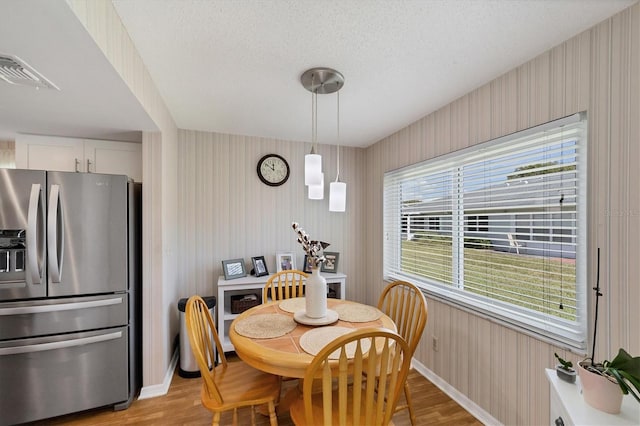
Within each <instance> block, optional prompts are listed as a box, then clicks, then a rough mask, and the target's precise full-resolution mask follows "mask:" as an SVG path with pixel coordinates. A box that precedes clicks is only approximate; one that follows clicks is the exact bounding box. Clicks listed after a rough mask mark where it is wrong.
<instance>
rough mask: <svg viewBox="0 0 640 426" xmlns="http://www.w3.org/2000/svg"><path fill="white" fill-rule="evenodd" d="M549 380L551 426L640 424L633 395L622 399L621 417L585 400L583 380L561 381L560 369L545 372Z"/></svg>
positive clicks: (639, 416) (637, 406) (639, 411)
mask: <svg viewBox="0 0 640 426" xmlns="http://www.w3.org/2000/svg"><path fill="white" fill-rule="evenodd" d="M545 373H546V375H547V379H548V380H549V424H550V425H552V426H562V425H566V426H569V425H608V426H615V425H636V426H637V425H640V404H638V402H637V401H636V400H635V399H633V397H632V396H631V395H625V396H624V398H623V399H622V409H621V410H620V414H608V413H605V412H604V411H600V410H596V409H595V408H593V407H592V406H590V405H589V404H587V403H586V402H585V400H584V398H583V397H582V387H581V385H580V377H576V382H575V383H567V382H565V381H562V380H560V379H559V378H558V375H557V374H556V370H553V369H550V368H547V369H545Z"/></svg>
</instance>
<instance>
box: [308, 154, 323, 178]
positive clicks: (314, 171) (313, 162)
mask: <svg viewBox="0 0 640 426" xmlns="http://www.w3.org/2000/svg"><path fill="white" fill-rule="evenodd" d="M323 178H324V175H323V174H322V157H321V156H320V154H307V155H305V156H304V184H305V185H307V186H309V185H320V182H321V181H322V180H323Z"/></svg>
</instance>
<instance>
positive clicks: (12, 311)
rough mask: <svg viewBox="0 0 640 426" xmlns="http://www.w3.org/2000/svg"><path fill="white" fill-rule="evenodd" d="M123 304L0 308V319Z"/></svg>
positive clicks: (99, 302) (118, 299)
mask: <svg viewBox="0 0 640 426" xmlns="http://www.w3.org/2000/svg"><path fill="white" fill-rule="evenodd" d="M123 302H124V298H123V297H114V298H111V299H101V300H91V301H88V302H71V303H58V304H51V305H38V306H17V307H15V308H0V317H1V316H5V315H26V314H42V313H46V312H60V311H70V310H72V309H89V308H100V307H103V306H111V305H119V304H120V303H123Z"/></svg>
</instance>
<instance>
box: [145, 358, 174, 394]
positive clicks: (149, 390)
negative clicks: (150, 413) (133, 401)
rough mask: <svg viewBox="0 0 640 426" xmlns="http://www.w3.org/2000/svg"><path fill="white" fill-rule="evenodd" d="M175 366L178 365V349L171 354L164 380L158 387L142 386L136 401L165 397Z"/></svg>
mask: <svg viewBox="0 0 640 426" xmlns="http://www.w3.org/2000/svg"><path fill="white" fill-rule="evenodd" d="M176 365H178V349H177V348H176V350H175V351H174V352H173V356H172V357H171V362H170V363H169V368H168V369H167V372H166V373H165V375H164V380H163V381H162V383H160V384H159V385H151V386H143V387H142V389H140V396H138V399H148V398H155V397H156V396H162V395H166V394H167V392H169V386H171V379H172V378H173V373H174V371H175V369H176Z"/></svg>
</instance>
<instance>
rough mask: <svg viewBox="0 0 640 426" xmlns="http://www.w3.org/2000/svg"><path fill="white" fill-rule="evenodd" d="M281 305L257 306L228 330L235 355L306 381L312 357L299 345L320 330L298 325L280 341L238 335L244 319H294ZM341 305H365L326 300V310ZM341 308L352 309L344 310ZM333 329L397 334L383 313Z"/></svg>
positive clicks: (242, 315) (345, 322)
mask: <svg viewBox="0 0 640 426" xmlns="http://www.w3.org/2000/svg"><path fill="white" fill-rule="evenodd" d="M281 302H282V301H275V302H269V303H266V304H262V305H258V306H254V307H253V308H250V309H248V310H246V311H244V312H243V313H242V314H240V315H239V316H238V317H236V318H235V319H234V320H233V322H232V323H231V327H230V329H229V338H230V339H231V343H233V346H234V347H235V352H236V354H237V355H238V357H240V359H242V360H243V361H244V362H246V363H247V364H249V365H251V366H252V367H254V368H257V369H258V370H261V371H265V372H267V373H271V374H276V375H279V376H283V377H297V378H304V374H305V371H306V368H307V367H308V366H309V364H311V361H312V360H313V355H311V354H309V353H307V352H305V351H304V349H303V348H302V346H301V345H300V338H301V337H302V335H304V334H305V333H306V332H308V331H310V330H312V329H315V328H317V327H318V326H311V325H304V324H300V323H296V325H295V328H294V329H293V330H292V331H290V332H288V333H286V334H285V335H283V336H280V337H274V338H266V339H265V338H253V337H246V336H244V335H241V334H239V333H238V332H237V331H236V327H235V325H236V324H238V323H239V322H240V321H242V320H243V319H245V318H249V317H251V316H253V315H260V314H279V315H286V316H289V317H291V318H293V316H294V314H293V313H291V312H287V311H285V310H283V309H281V308H280V306H279V305H280V303H281ZM342 304H351V306H352V307H354V308H358V307H359V306H367V305H362V304H360V303H357V302H352V301H347V300H342V299H327V308H328V309H332V308H336V307H337V306H339V305H342ZM342 308H349V306H346V307H345V306H343V307H342ZM330 326H339V327H347V328H353V329H358V328H365V327H384V328H387V329H389V330H393V331H396V325H395V323H394V322H393V320H392V319H391V318H389V317H388V316H387V315H385V314H383V313H381V316H380V317H379V318H378V319H376V320H373V321H368V322H350V321H343V320H342V319H338V321H337V322H335V323H333V324H331V325H330Z"/></svg>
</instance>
